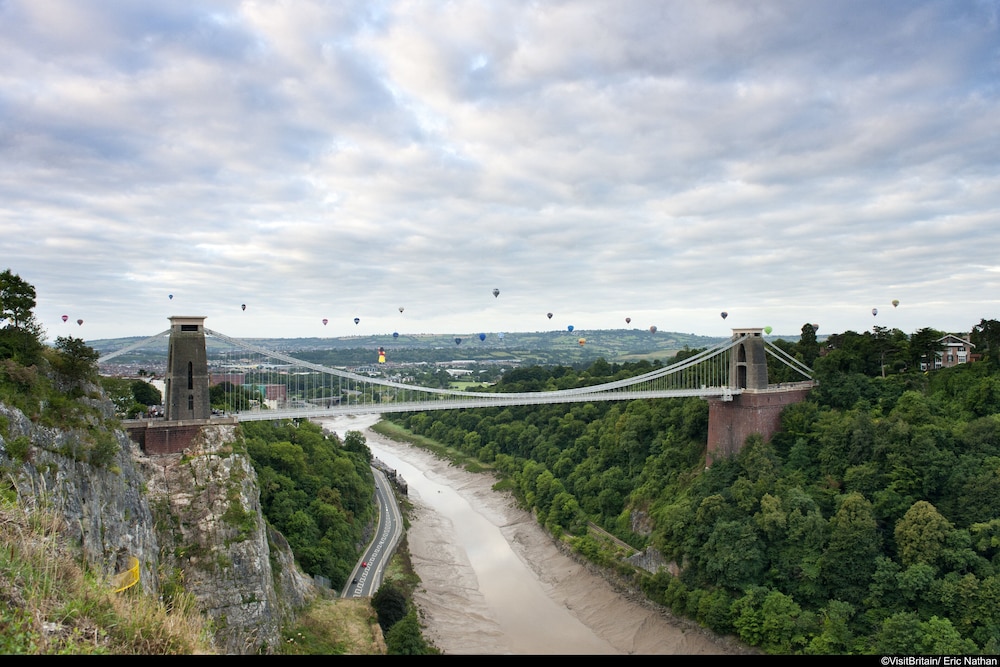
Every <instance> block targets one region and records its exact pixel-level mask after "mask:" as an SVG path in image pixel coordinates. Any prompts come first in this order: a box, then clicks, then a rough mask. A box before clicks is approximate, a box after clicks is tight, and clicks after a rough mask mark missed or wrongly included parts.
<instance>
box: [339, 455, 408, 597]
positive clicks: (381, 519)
mask: <svg viewBox="0 0 1000 667" xmlns="http://www.w3.org/2000/svg"><path fill="white" fill-rule="evenodd" d="M372 473H373V474H374V476H375V498H376V499H377V500H378V506H379V513H378V526H377V527H376V531H375V537H374V539H372V541H371V543H370V544H369V545H368V548H367V549H365V550H364V552H363V553H362V554H361V559H360V560H359V561H358V563H357V565H355V566H354V570H353V571H352V572H351V580H350V582H349V583H348V584H347V585H345V586H344V590H343V591H342V592H341V597H345V598H361V597H371V596H372V595H374V594H375V591H377V590H378V588H379V586H381V585H382V578H383V576H384V575H385V568H386V567H387V566H388V565H389V560H390V559H391V558H392V554H393V553H394V552H395V550H396V546H397V545H398V544H399V539H400V537H401V536H402V534H403V515H402V512H400V509H399V503H398V502H396V494H395V492H394V491H393V489H392V484H391V482H389V479H388V478H387V477H386V476H385V473H384V472H382V471H381V470H379V469H377V468H374V467H373V468H372ZM362 563H367V566H365V565H362Z"/></svg>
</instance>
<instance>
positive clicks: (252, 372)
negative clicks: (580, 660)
mask: <svg viewBox="0 0 1000 667" xmlns="http://www.w3.org/2000/svg"><path fill="white" fill-rule="evenodd" d="M170 320H171V322H172V326H171V328H170V329H167V330H166V331H163V332H161V333H158V334H156V335H154V336H150V337H148V338H145V339H142V340H140V341H138V342H136V343H133V344H131V345H128V346H126V347H123V348H122V349H119V350H116V351H114V352H110V353H107V354H105V355H104V356H102V357H100V358H99V359H98V366H99V368H100V367H101V366H105V365H106V364H108V362H110V361H112V360H114V359H116V358H118V357H121V356H123V355H128V354H129V353H132V352H135V351H138V350H141V349H144V348H150V347H157V346H159V347H160V348H162V347H163V346H164V343H165V342H166V343H167V347H168V355H167V356H168V360H167V373H166V380H165V391H164V401H165V407H166V411H165V416H164V417H165V418H164V420H163V421H164V422H165V423H168V424H170V423H177V424H179V423H182V422H183V423H186V424H195V423H198V422H199V421H205V422H210V421H211V420H212V419H213V418H216V419H218V418H219V417H223V416H224V417H225V418H227V419H229V420H235V421H236V422H245V421H258V420H283V419H319V418H324V417H335V416H340V415H359V414H383V413H398V412H425V411H430V410H453V409H469V408H491V407H505V406H525V405H543V404H554V403H587V402H595V401H629V400H637V399H650V398H681V397H700V398H703V399H706V400H708V401H709V440H710V442H709V450H710V452H711V451H712V450H713V449H714V450H718V451H728V452H730V453H731V451H737V450H738V449H739V447H740V446H741V445H742V440H743V439H745V437H746V435H748V434H749V433H750V432H760V433H762V434H763V435H764V436H765V437H766V438H769V437H770V435H771V434H772V433H773V431H774V430H775V429H776V428H777V416H778V414H779V413H780V410H781V408H783V407H784V406H785V405H787V404H789V403H791V402H797V401H799V400H802V399H803V398H804V396H805V394H806V393H808V391H809V389H811V388H812V387H813V386H814V384H815V382H814V380H813V379H812V371H811V369H809V368H808V367H807V366H805V365H804V364H802V363H801V362H799V361H798V360H797V359H795V358H794V357H791V356H790V355H788V354H787V353H786V352H785V351H784V350H782V349H781V348H780V347H778V346H776V345H774V344H773V343H771V342H770V341H768V340H766V338H765V337H764V335H763V329H753V328H751V329H733V335H732V337H731V338H730V339H728V340H725V341H722V342H720V343H718V344H716V345H714V346H711V347H709V348H706V349H704V350H702V351H700V352H697V353H696V354H694V355H692V356H690V357H688V358H686V359H683V360H681V361H678V362H676V363H674V364H671V365H669V366H665V367H661V368H657V369H654V370H652V371H649V372H647V373H644V374H641V375H637V376H634V377H630V378H626V379H622V380H616V381H613V382H604V383H599V384H593V385H588V386H581V387H574V388H571V389H559V390H552V391H530V392H503V391H481V390H473V391H462V390H458V389H449V388H442V387H429V386H420V385H418V384H415V383H414V382H413V381H412V379H411V378H410V377H408V375H407V370H406V368H405V367H402V366H398V365H393V364H384V363H382V364H378V365H377V366H376V365H372V366H368V367H366V368H365V369H364V370H363V371H362V370H360V369H358V368H354V369H353V370H352V369H349V368H337V367H331V366H325V365H322V364H317V363H313V362H309V361H305V360H302V359H299V358H296V357H294V356H292V355H290V354H286V353H284V352H280V351H275V350H268V349H265V348H262V347H259V346H257V345H254V344H253V343H251V342H249V341H247V340H242V339H239V338H234V337H231V336H227V335H225V334H222V333H219V332H217V331H213V330H211V329H207V328H205V327H204V318H202V317H172V318H170ZM209 347H211V348H212V353H211V355H209V353H208V351H207V350H208V348H209ZM767 356H770V357H772V358H774V359H776V360H778V361H779V362H780V363H782V364H784V365H786V366H788V367H790V368H791V369H793V370H794V371H795V372H796V373H797V374H798V375H799V376H800V377H801V378H802V379H801V380H800V381H796V382H790V383H781V384H777V385H771V384H769V383H768V378H767ZM213 388H214V389H213ZM210 396H211V401H210ZM220 401H221V402H222V403H224V407H222V408H221V409H220V408H219V405H220ZM211 406H214V407H215V411H213V410H212V407H211ZM219 412H221V413H222V414H221V415H220V414H219ZM713 439H714V440H715V442H714V447H713V442H712V441H713Z"/></svg>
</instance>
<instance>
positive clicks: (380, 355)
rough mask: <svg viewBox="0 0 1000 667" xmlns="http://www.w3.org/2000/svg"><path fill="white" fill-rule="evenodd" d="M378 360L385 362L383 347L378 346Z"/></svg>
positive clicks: (381, 362)
mask: <svg viewBox="0 0 1000 667" xmlns="http://www.w3.org/2000/svg"><path fill="white" fill-rule="evenodd" d="M378 362H379V363H380V364H384V363H385V348H384V347H380V348H379V349H378Z"/></svg>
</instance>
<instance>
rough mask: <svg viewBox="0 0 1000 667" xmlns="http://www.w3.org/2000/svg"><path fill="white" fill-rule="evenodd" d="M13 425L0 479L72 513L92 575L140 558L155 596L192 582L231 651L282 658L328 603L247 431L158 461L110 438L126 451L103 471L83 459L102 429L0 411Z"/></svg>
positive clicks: (222, 429)
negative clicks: (288, 639)
mask: <svg viewBox="0 0 1000 667" xmlns="http://www.w3.org/2000/svg"><path fill="white" fill-rule="evenodd" d="M109 406H110V404H109ZM2 426H5V428H0V470H4V471H9V472H10V476H11V478H12V479H13V480H15V485H16V488H17V491H18V495H19V499H20V501H21V504H22V505H24V506H26V507H29V508H31V507H42V506H44V507H46V508H48V509H50V510H54V511H55V512H56V513H57V514H59V515H61V517H62V518H63V519H64V521H65V524H66V526H67V530H68V532H69V534H70V535H71V536H72V537H73V538H75V539H77V540H79V542H80V544H81V547H82V555H83V558H85V559H86V560H87V562H88V565H90V566H91V567H96V568H97V569H99V570H100V571H103V572H104V573H105V574H108V575H111V574H114V573H116V572H121V571H123V570H125V569H126V568H127V567H128V565H129V562H130V559H131V557H132V556H134V557H136V558H137V559H138V560H139V564H140V580H139V584H140V585H141V587H142V590H143V592H145V593H147V594H151V595H160V594H161V593H162V592H163V589H164V588H165V587H166V586H168V585H176V584H177V582H182V584H181V585H183V588H184V589H185V590H187V591H188V592H190V593H192V594H193V595H194V596H195V598H196V599H197V601H198V604H199V607H200V609H201V610H202V611H203V613H205V614H206V615H207V616H209V617H210V618H211V619H212V620H213V627H214V628H215V642H216V646H217V650H218V651H219V652H220V653H227V654H257V653H271V652H272V651H273V650H274V647H276V646H278V644H279V643H280V641H281V632H280V630H281V627H282V625H283V624H285V623H287V622H288V621H290V620H292V619H293V618H294V615H295V612H296V611H297V610H298V609H300V608H301V607H302V606H303V605H305V604H306V603H307V602H308V601H309V600H310V599H311V598H313V597H314V596H316V595H319V594H321V591H320V590H319V589H317V588H316V587H315V586H314V584H313V580H312V579H311V578H310V577H308V576H306V575H304V574H303V573H302V572H301V571H300V570H299V569H298V567H297V566H296V565H295V562H294V558H293V557H292V554H291V550H290V549H289V548H288V544H287V542H286V541H285V540H284V538H283V537H282V536H281V535H280V534H279V533H277V532H275V531H273V530H271V529H269V527H268V526H267V524H266V522H265V521H264V518H263V516H262V514H261V508H260V492H259V489H258V487H257V477H256V474H255V472H254V469H253V467H252V466H251V464H250V460H249V458H248V457H247V456H246V455H245V454H244V453H243V451H242V447H241V439H240V438H239V435H238V433H237V428H238V427H237V426H235V425H222V426H214V425H211V426H206V427H204V428H203V429H202V431H201V433H200V434H199V435H198V436H197V437H196V438H195V439H194V441H193V442H192V446H191V447H190V448H188V449H187V450H185V451H184V452H181V453H179V454H169V455H164V456H156V457H149V456H145V455H144V454H143V453H142V451H141V450H140V449H139V447H138V446H137V445H136V444H135V443H134V442H132V441H131V440H130V439H129V438H128V436H127V434H126V433H125V432H124V431H120V430H114V431H103V434H102V436H101V437H105V438H109V437H110V438H113V439H114V446H116V447H117V451H116V454H115V455H114V456H113V457H112V460H111V462H110V463H107V464H102V465H92V464H91V463H87V462H86V461H85V457H75V456H74V455H73V452H79V451H80V450H81V446H80V443H81V442H83V441H87V440H88V439H91V440H92V439H93V437H94V435H93V433H94V429H84V430H78V431H73V430H66V431H64V430H59V429H53V428H46V427H43V426H39V425H38V424H35V423H33V422H31V421H30V420H29V419H28V418H27V417H25V416H24V414H22V413H21V412H20V411H18V410H15V409H11V408H8V407H6V406H4V405H3V404H0V427H2ZM26 443H27V446H26ZM78 458H82V459H84V460H77V459H78Z"/></svg>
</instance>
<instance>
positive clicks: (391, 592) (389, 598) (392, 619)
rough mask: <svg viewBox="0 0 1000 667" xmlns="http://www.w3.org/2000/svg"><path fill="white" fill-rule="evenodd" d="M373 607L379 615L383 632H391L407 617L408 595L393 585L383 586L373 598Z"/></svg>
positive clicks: (379, 622)
mask: <svg viewBox="0 0 1000 667" xmlns="http://www.w3.org/2000/svg"><path fill="white" fill-rule="evenodd" d="M372 607H374V608H375V613H376V614H378V624H379V626H381V627H382V632H389V630H391V629H392V626H394V625H396V623H399V622H400V621H401V620H403V619H404V618H405V617H406V614H407V611H408V607H407V603H406V595H404V594H403V592H402V591H401V590H399V589H398V588H397V587H396V586H394V585H392V584H391V583H387V584H382V586H380V587H379V589H378V590H377V591H376V592H375V595H374V596H373V597H372Z"/></svg>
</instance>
